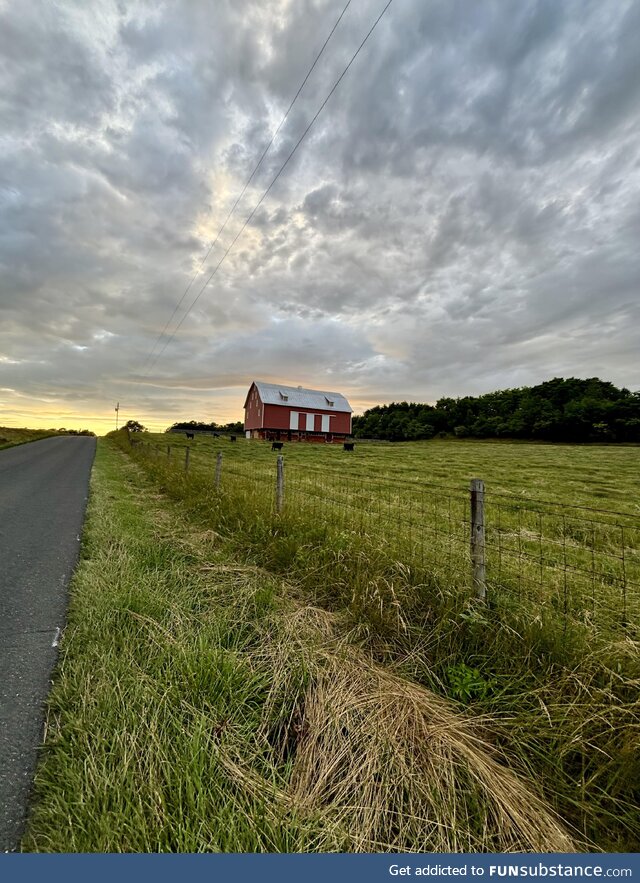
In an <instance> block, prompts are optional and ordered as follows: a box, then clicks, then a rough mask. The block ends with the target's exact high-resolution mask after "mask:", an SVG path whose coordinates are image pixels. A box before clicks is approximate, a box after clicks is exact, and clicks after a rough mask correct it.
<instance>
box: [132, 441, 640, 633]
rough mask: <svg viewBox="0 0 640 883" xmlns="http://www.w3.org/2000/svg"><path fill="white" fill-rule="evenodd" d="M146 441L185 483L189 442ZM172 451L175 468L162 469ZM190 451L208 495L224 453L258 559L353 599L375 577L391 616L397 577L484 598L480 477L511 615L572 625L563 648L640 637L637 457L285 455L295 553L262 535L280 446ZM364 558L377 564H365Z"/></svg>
mask: <svg viewBox="0 0 640 883" xmlns="http://www.w3.org/2000/svg"><path fill="white" fill-rule="evenodd" d="M145 441H146V444H147V445H148V446H149V445H150V448H148V450H149V451H150V452H151V453H154V452H155V454H156V455H158V456H157V457H156V460H157V462H156V464H155V465H154V469H155V470H156V472H158V470H160V471H162V469H163V468H165V467H166V468H168V469H169V471H170V472H177V474H179V473H180V469H181V463H182V462H183V458H184V453H185V452H184V450H182V447H187V442H186V439H185V438H184V437H180V436H175V435H172V436H147V437H145ZM167 445H171V448H172V457H173V459H172V460H169V459H164V460H163V458H166V446H167ZM188 447H189V453H190V475H192V476H197V478H198V481H199V482H201V483H202V484H203V486H204V487H206V484H207V482H210V483H212V479H213V477H214V475H215V461H216V457H217V454H218V453H222V457H223V464H222V480H221V484H220V488H221V490H222V492H223V493H225V494H226V495H227V511H226V518H227V520H228V521H229V525H228V526H229V529H233V530H242V531H244V532H245V534H247V536H246V539H249V535H250V536H251V540H252V542H253V543H254V544H255V546H256V551H258V550H260V551H261V553H262V554H263V555H267V557H269V556H271V557H272V558H274V559H282V562H283V565H284V567H285V569H286V570H287V571H288V572H290V571H291V569H292V568H293V569H294V570H295V572H296V576H297V578H298V579H302V580H303V581H304V580H306V581H307V583H308V584H309V585H308V587H309V588H310V589H311V588H313V586H314V585H318V584H319V583H320V582H321V579H320V578H319V571H321V572H322V577H323V578H324V580H325V581H326V582H332V583H333V584H334V585H335V584H336V583H338V584H340V583H344V588H345V592H346V593H347V594H348V593H350V592H352V591H353V590H354V588H355V589H356V591H358V592H360V594H362V592H366V586H367V585H368V584H369V583H370V582H371V578H372V574H373V571H374V570H375V571H376V572H375V574H373V576H374V579H375V582H376V586H377V588H378V589H380V588H381V587H382V586H383V584H385V583H386V585H387V586H388V587H389V586H390V587H391V593H389V592H387V598H386V601H385V599H384V598H382V599H380V603H381V604H382V605H383V607H384V606H385V603H386V608H387V611H388V612H390V613H393V612H394V611H395V612H398V610H399V607H398V605H397V604H395V603H394V597H393V593H394V592H395V588H394V586H397V585H398V584H399V583H402V582H406V581H407V580H405V578H404V576H402V575H401V576H400V578H396V577H394V573H393V572H391V571H393V569H394V567H395V569H396V570H398V569H400V570H402V569H403V568H404V569H408V570H410V571H411V573H410V574H409V577H410V579H409V580H408V582H409V584H411V585H412V586H413V585H415V584H418V585H425V584H430V585H431V586H432V588H436V589H441V588H442V587H444V589H445V590H446V593H447V595H448V596H449V597H450V598H452V597H453V595H454V594H455V595H458V596H459V597H460V598H466V599H471V598H472V597H473V581H472V572H471V566H470V560H469V538H470V524H469V520H470V501H469V489H468V488H469V480H470V479H471V478H472V477H480V478H483V479H484V481H485V488H486V491H485V504H486V512H485V515H486V550H485V558H486V565H487V576H488V593H489V601H490V603H491V604H493V605H495V606H496V607H501V608H503V609H507V608H508V611H509V615H510V616H513V615H514V613H515V614H517V613H518V612H520V613H522V614H524V616H525V617H526V619H527V620H531V619H533V618H536V617H542V618H544V619H546V623H545V628H546V630H547V631H550V630H552V629H553V628H554V627H555V628H560V630H561V632H562V636H561V640H562V641H565V640H566V628H567V624H568V623H570V624H571V625H572V628H573V633H574V635H577V633H578V631H581V632H582V634H583V637H584V639H585V640H589V641H591V640H594V639H599V638H600V637H603V636H606V638H607V639H608V638H610V637H612V636H620V635H622V634H629V633H631V634H632V635H633V636H634V637H638V634H639V633H638V626H639V625H640V620H639V619H638V610H639V609H640V518H639V517H638V515H639V514H640V511H639V510H638V505H639V504H638V502H637V500H638V499H640V495H639V493H638V492H640V486H639V484H640V479H639V472H638V469H637V462H638V455H639V453H640V448H638V447H624V448H623V447H618V448H613V447H611V446H609V447H605V446H599V447H595V446H593V447H582V448H581V447H576V446H573V447H571V446H557V447H556V446H551V445H535V444H533V445H525V444H505V443H498V444H496V443H493V444H492V443H478V442H457V441H455V442H451V441H442V442H441V441H434V442H429V443H426V444H425V443H414V444H401V445H391V444H387V445H373V444H369V445H364V444H362V445H357V449H356V451H355V452H354V453H353V454H350V453H347V452H344V451H343V450H342V449H341V447H338V446H315V445H285V473H286V474H285V495H284V498H285V505H284V510H283V513H282V517H281V519H280V520H281V522H282V523H286V524H287V530H286V534H287V543H285V542H284V540H283V531H279V532H278V535H277V537H275V538H274V536H272V532H270V531H267V533H266V534H265V533H264V532H262V533H261V530H262V527H264V526H265V525H267V524H270V519H271V516H272V514H273V510H274V507H275V460H276V455H275V454H274V453H273V452H272V451H271V450H270V446H269V445H268V444H264V443H260V442H254V441H249V442H247V441H245V440H239V441H238V442H236V443H235V444H230V443H229V441H228V440H226V439H211V438H207V437H204V438H198V439H196V440H195V441H194V442H193V443H190V444H189V445H188ZM178 461H180V462H178ZM232 500H235V501H236V503H237V506H236V509H235V511H234V512H232V511H231V509H233V505H232ZM234 518H235V519H236V522H237V524H236V525H235V526H233V524H232V523H231V522H232V521H233V519H234ZM241 526H242V527H241ZM285 546H286V547H285ZM347 548H348V550H349V551H348V552H347ZM309 555H311V556H312V557H313V563H312V564H311V563H310V562H309V560H308V558H309ZM354 557H355V558H357V557H359V558H360V559H363V560H365V559H366V566H362V561H361V562H360V564H359V565H357V566H356V567H355V568H354V566H353V561H352V559H354ZM375 562H377V567H376V566H375ZM274 563H275V562H274ZM412 592H413V589H412Z"/></svg>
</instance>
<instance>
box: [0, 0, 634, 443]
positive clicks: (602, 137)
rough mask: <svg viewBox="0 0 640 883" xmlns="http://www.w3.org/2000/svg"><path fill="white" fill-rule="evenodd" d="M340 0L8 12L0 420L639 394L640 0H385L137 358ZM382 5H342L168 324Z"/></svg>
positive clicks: (1, 51) (1, 78)
mask: <svg viewBox="0 0 640 883" xmlns="http://www.w3.org/2000/svg"><path fill="white" fill-rule="evenodd" d="M342 6H343V0H300V2H296V3H291V2H287V0H272V2H268V3H265V2H263V0H243V2H241V3H237V2H231V0H223V2H220V3H218V2H216V3H215V4H214V3H212V2H210V0H189V2H187V0H183V2H178V3H174V4H156V3H151V2H150V0H149V2H147V0H139V2H136V3H132V4H119V3H117V2H111V0H92V2H88V3H86V4H82V5H81V6H78V5H77V4H74V3H72V2H71V0H68V2H61V3H58V4H55V5H52V4H48V3H46V2H44V0H40V2H35V3H31V4H8V3H6V4H4V5H2V4H0V322H1V323H2V324H1V327H2V332H3V334H2V339H1V343H0V388H1V389H2V390H4V392H2V391H0V407H2V408H3V410H4V412H5V415H6V419H7V420H14V421H15V420H21V421H22V420H25V415H27V416H28V415H29V414H32V415H34V418H35V415H36V412H38V411H39V412H40V413H42V414H45V415H46V416H47V418H48V417H49V416H53V415H54V414H55V413H56V411H55V409H56V408H58V410H59V413H60V414H61V415H67V416H69V415H77V416H78V420H80V416H79V415H80V414H86V415H89V416H90V417H91V419H92V420H93V421H94V423H95V425H99V424H98V423H97V421H98V419H99V415H100V413H103V414H104V415H105V420H107V419H108V420H110V419H111V412H112V407H113V404H112V400H114V401H116V400H118V399H120V400H121V401H123V402H124V403H125V405H126V408H128V410H129V412H130V414H131V415H132V416H139V417H141V418H144V419H145V420H147V421H148V422H151V423H154V422H156V423H157V425H159V426H162V425H166V424H167V423H170V422H172V421H173V420H174V419H178V418H179V417H198V416H201V415H202V416H207V417H218V418H230V417H233V416H234V415H238V414H239V408H240V406H241V404H242V399H243V396H244V392H245V387H246V386H247V385H248V383H249V382H250V380H251V379H253V378H254V377H263V378H265V379H273V380H277V379H280V380H282V381H289V382H292V383H294V382H295V383H298V382H299V383H305V384H309V385H314V384H316V385H318V386H327V387H332V388H336V389H343V390H344V391H345V392H347V393H348V394H350V395H351V396H352V397H353V398H354V400H355V401H356V403H357V402H360V403H362V404H363V405H364V404H365V403H368V404H371V403H372V402H375V401H379V400H388V399H390V398H398V399H400V398H416V399H423V400H424V399H427V400H432V399H434V398H437V397H438V396H440V395H457V394H466V393H480V392H483V391H488V390H490V389H494V388H499V387H506V386H515V385H519V384H525V383H534V382H538V381H540V380H542V379H545V378H547V377H550V376H553V375H554V374H565V375H569V374H574V375H582V376H591V375H594V374H600V375H601V376H603V377H605V378H606V379H611V380H613V381H614V382H617V383H619V384H624V385H626V386H629V387H631V388H638V387H640V373H639V369H638V360H637V352H638V351H639V349H640V332H639V331H638V328H640V323H639V322H638V318H639V316H638V312H639V299H638V287H639V282H640V258H639V257H638V250H637V242H638V237H639V235H640V211H639V210H638V204H639V203H638V190H639V186H640V55H639V54H638V52H637V45H638V38H639V37H640V6H639V5H638V4H637V3H636V2H633V0H629V2H621V3H618V4H616V5H615V6H612V5H609V6H603V5H602V4H599V3H596V2H595V0H588V2H584V0H568V2H566V3H562V4H558V3H554V2H552V0H525V2H522V3H520V4H518V5H517V6H513V7H508V8H505V6H504V4H498V3H494V2H491V0H486V2H481V3H474V4H469V3H467V2H463V0H434V2H430V3H428V4H426V3H424V2H422V0H395V2H394V3H393V4H392V6H391V7H390V9H389V11H388V13H387V14H386V16H385V18H384V19H383V20H382V22H381V23H380V25H379V26H378V28H377V30H376V31H375V32H374V34H373V36H372V37H371V39H370V41H369V43H368V44H367V45H366V46H365V48H364V49H363V51H362V53H361V55H360V57H359V58H358V59H357V61H356V63H355V64H354V65H353V68H352V69H351V70H350V71H349V73H348V75H347V76H346V77H345V79H344V81H343V82H342V83H341V85H340V87H339V89H338V90H337V92H336V94H335V95H334V96H333V98H332V99H331V101H330V102H329V104H328V105H327V107H326V108H325V111H324V112H323V114H322V115H321V117H320V118H319V119H318V121H317V124H316V125H315V126H314V128H313V129H312V131H311V133H310V135H309V136H308V138H307V139H306V141H305V142H304V143H303V144H302V146H301V147H300V149H299V150H298V152H297V154H296V156H295V158H294V160H292V162H291V163H290V165H289V166H288V168H287V169H286V171H285V172H284V173H283V175H282V177H281V178H280V179H279V181H278V182H277V184H276V185H275V186H274V187H273V189H272V191H271V192H270V194H269V196H268V197H267V198H266V199H265V201H264V202H263V204H262V205H261V207H260V209H259V210H258V211H257V212H256V214H255V215H254V217H253V218H252V220H251V222H250V224H249V225H248V226H247V229H246V230H245V232H244V234H243V235H242V236H241V238H240V239H239V240H238V242H237V244H236V246H235V247H234V248H233V250H232V251H231V252H230V254H229V255H228V257H227V259H226V260H225V261H224V263H223V264H222V265H221V266H220V269H219V270H218V271H217V272H216V274H215V276H214V278H213V279H212V280H211V282H210V283H209V284H208V285H207V286H206V288H205V289H204V290H202V293H201V295H200V297H199V299H198V301H197V304H196V305H195V306H194V308H193V310H192V312H191V313H190V315H189V316H188V317H187V318H186V319H184V322H183V324H182V326H181V328H180V331H179V332H178V333H177V334H176V336H175V338H174V339H172V340H171V341H170V342H169V343H168V345H167V346H166V348H165V343H166V342H167V339H168V336H165V337H163V338H162V339H161V340H160V344H159V345H157V344H156V341H157V340H158V336H159V335H160V334H161V332H162V331H163V329H164V328H165V325H166V323H167V321H168V320H169V319H170V317H171V314H172V312H173V310H174V308H175V306H176V304H177V303H178V301H179V300H180V298H181V297H182V295H183V293H184V292H185V289H186V288H187V286H188V285H189V283H190V280H191V279H192V277H193V276H194V274H195V273H196V271H197V269H198V266H199V264H200V262H201V260H202V258H203V256H204V254H205V252H206V250H207V248H208V246H209V244H210V243H211V242H212V241H213V239H214V238H215V235H216V233H217V231H218V228H219V226H220V224H221V223H222V221H223V220H224V218H225V217H226V215H227V212H228V210H229V209H230V207H231V205H232V204H233V202H234V200H235V198H236V196H237V195H238V193H239V192H240V190H241V188H242V186H243V184H244V182H245V181H246V179H247V177H248V176H249V174H250V172H251V170H252V169H253V167H254V165H255V163H256V161H257V159H258V157H259V156H260V154H261V152H262V150H263V149H264V147H265V146H266V145H267V143H268V141H269V139H270V137H271V133H272V132H273V130H274V128H275V126H276V125H277V124H278V122H279V120H280V119H281V116H282V114H283V113H284V110H285V109H286V108H287V106H288V104H289V102H290V100H291V98H292V97H293V95H294V94H295V91H296V89H297V87H298V84H299V83H300V81H301V79H302V77H303V76H304V74H305V73H306V70H307V68H308V66H309V64H310V62H311V59H312V58H313V57H314V55H315V53H316V52H317V51H318V50H319V48H320V46H321V45H322V42H323V40H324V38H325V35H326V34H327V33H328V31H329V29H330V27H331V25H332V23H333V21H334V20H335V18H336V17H337V15H338V13H339V11H340V10H341V8H342ZM381 8H382V3H381V2H374V0H363V2H361V3H358V4H352V7H351V8H350V9H349V11H348V13H347V15H345V17H344V20H343V22H342V23H341V26H340V28H339V29H338V31H337V32H336V34H335V36H334V38H333V40H332V42H331V43H330V44H329V47H328V49H327V51H326V53H325V55H324V57H323V58H322V60H321V62H320V64H319V65H318V67H317V69H316V70H315V71H314V74H313V76H312V77H311V78H310V80H309V82H308V83H307V85H306V86H305V89H304V90H303V92H302V94H301V96H300V99H299V101H298V103H297V104H296V106H295V108H294V110H293V112H292V113H291V115H290V117H289V119H288V120H287V123H286V125H285V126H284V127H283V129H282V131H281V132H280V134H279V135H278V138H277V139H276V142H275V143H274V145H273V148H272V150H271V151H270V152H269V154H268V156H267V157H266V159H265V162H264V163H263V166H262V168H261V169H260V171H259V173H258V174H257V175H256V177H255V179H254V180H253V181H252V183H251V186H250V187H249V188H248V190H247V193H246V194H245V197H244V198H243V199H242V201H241V203H240V205H239V207H238V210H237V212H236V214H235V215H234V217H233V218H232V219H231V221H230V222H229V225H228V227H227V229H226V230H225V232H224V233H223V235H222V237H221V239H220V242H219V243H218V244H217V245H216V246H215V247H214V249H213V250H212V252H211V254H210V256H209V258H208V260H207V262H206V265H205V266H204V267H203V268H202V272H201V273H200V274H199V275H198V276H197V278H196V279H195V281H194V282H193V284H192V286H191V288H190V289H189V292H188V294H187V296H186V297H185V299H184V302H183V303H182V305H181V306H180V308H179V309H178V310H177V312H176V315H175V317H174V319H173V322H172V323H171V324H170V326H169V332H171V330H172V329H173V328H174V327H175V325H176V323H177V322H178V321H180V320H182V319H183V318H184V311H185V308H186V307H187V306H188V305H189V304H190V303H191V302H192V300H193V298H195V297H196V296H197V295H198V294H199V292H200V291H201V289H202V286H203V284H204V282H205V280H206V279H207V277H208V276H209V274H210V273H211V271H212V270H213V269H214V268H215V267H216V265H217V263H218V261H219V260H220V258H221V257H222V255H223V254H224V250H225V249H226V248H227V246H228V245H229V243H230V242H231V241H232V239H233V237H234V236H235V234H236V233H237V231H238V230H239V229H240V226H241V225H242V223H243V222H244V221H245V219H246V218H247V217H248V216H249V213H250V212H251V210H252V208H253V206H255V204H256V202H257V200H258V199H259V198H260V196H261V194H262V193H263V191H264V189H265V188H266V187H267V185H268V184H269V182H270V181H271V179H272V178H273V176H274V175H275V173H276V171H277V170H278V168H279V166H280V164H281V163H282V162H283V161H284V159H285V158H286V156H287V155H288V153H289V152H290V150H291V149H292V147H293V146H294V144H295V143H296V141H297V139H298V138H299V136H300V134H301V133H302V132H303V131H304V128H305V126H306V125H307V123H308V121H309V120H310V119H311V118H312V116H313V114H314V113H315V111H316V109H317V108H318V106H319V104H320V102H321V101H322V100H323V98H324V96H325V95H326V94H327V92H328V90H329V88H330V87H331V86H332V84H333V82H334V81H335V79H336V77H337V76H338V74H339V73H340V71H341V70H342V68H343V66H344V64H346V62H347V61H348V59H349V58H350V56H351V54H352V52H353V51H354V49H355V47H356V46H357V45H358V43H359V41H360V40H361V39H362V37H363V36H364V34H365V33H366V32H367V30H368V28H369V27H370V24H371V22H372V21H373V19H374V18H375V16H376V15H377V14H378V12H379V11H380V9H381ZM160 351H162V354H161V356H160V357H159V358H158V359H157V361H155V358H154V357H151V358H149V356H150V354H151V353H152V352H154V353H156V354H157V353H158V352H160ZM43 419H44V418H43ZM25 422H28V421H26V420H25ZM53 422H54V423H56V422H60V421H55V420H54V421H53ZM67 422H69V421H68V420H67Z"/></svg>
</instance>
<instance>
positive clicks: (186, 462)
mask: <svg viewBox="0 0 640 883" xmlns="http://www.w3.org/2000/svg"><path fill="white" fill-rule="evenodd" d="M190 455H191V448H185V449H184V471H185V472H188V471H189V457H190Z"/></svg>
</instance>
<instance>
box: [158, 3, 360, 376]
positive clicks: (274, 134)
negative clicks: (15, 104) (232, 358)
mask: <svg viewBox="0 0 640 883" xmlns="http://www.w3.org/2000/svg"><path fill="white" fill-rule="evenodd" d="M351 2H352V0H347V2H346V4H345V6H344V8H343V10H342V12H341V13H340V15H339V16H338V18H337V19H336V21H335V23H334V25H333V27H332V28H331V30H330V31H329V35H328V37H327V39H326V40H325V41H324V43H323V44H322V46H321V48H320V51H319V52H318V54H317V55H316V57H315V58H314V60H313V64H312V65H311V67H310V68H309V70H308V71H307V74H306V76H305V78H304V80H303V81H302V83H301V84H300V86H299V87H298V91H297V92H296V94H295V95H294V96H293V99H292V101H291V103H290V104H289V107H288V108H287V110H286V113H285V115H284V116H283V117H282V119H281V120H280V123H279V124H278V128H277V129H276V130H275V132H274V133H273V135H272V136H271V140H270V141H269V143H268V144H267V146H266V147H265V149H264V150H263V152H262V156H261V157H260V159H259V160H258V162H257V164H256V166H255V168H254V169H253V171H252V172H251V174H250V175H249V177H248V178H247V180H246V182H245V185H244V187H243V188H242V190H241V192H240V195H239V196H238V198H237V199H236V201H235V202H234V204H233V205H232V207H231V209H230V210H229V213H228V214H227V217H226V218H225V219H224V223H223V225H222V227H220V229H219V230H218V233H217V235H216V238H215V239H214V240H213V242H212V243H211V245H210V246H209V248H208V249H207V253H206V254H205V256H204V257H203V258H202V260H201V261H200V263H199V264H198V267H197V269H196V272H195V273H194V274H193V276H192V278H191V281H190V282H189V284H188V285H187V287H186V288H185V290H184V292H183V293H182V297H181V298H180V300H179V301H178V303H177V304H176V306H175V307H174V310H173V313H171V316H170V317H169V319H168V321H167V324H166V325H165V326H164V328H163V329H162V331H161V332H160V335H159V336H158V339H157V340H156V342H155V343H154V345H153V348H152V349H151V352H150V353H149V355H148V356H147V358H146V361H145V363H144V365H143V366H142V370H143V371H144V369H145V368H146V366H147V365H148V363H149V360H150V359H151V358H152V356H153V354H154V352H155V349H156V347H157V346H158V344H159V343H160V341H161V340H162V338H163V337H164V335H165V333H166V331H167V328H168V327H169V325H170V324H171V323H172V322H173V318H174V316H175V315H176V313H177V312H178V310H179V309H180V307H181V305H182V302H183V301H184V299H185V297H186V296H187V294H188V293H189V291H190V289H191V286H192V285H193V283H194V282H195V280H196V278H197V277H198V275H199V273H200V271H201V269H202V267H203V265H204V264H205V263H206V261H207V258H208V257H209V255H210V254H211V251H212V250H213V248H214V246H215V245H216V243H217V242H218V240H219V239H220V236H221V235H222V233H223V232H224V230H225V228H226V226H227V223H228V222H229V219H230V218H231V215H232V214H233V213H234V212H235V210H236V208H237V207H238V203H239V202H240V200H241V199H242V197H243V196H244V194H245V193H246V190H247V187H248V186H249V184H250V183H251V181H252V180H253V178H254V177H255V174H256V172H257V171H258V169H259V168H260V166H261V165H262V161H263V159H264V158H265V156H266V155H267V153H268V152H269V150H270V149H271V146H272V145H273V142H274V141H275V140H276V138H277V136H278V132H279V131H280V129H281V128H282V127H283V125H284V123H285V121H286V119H287V117H288V116H289V114H290V112H291V109H292V107H293V105H294V104H295V103H296V101H297V100H298V96H299V95H300V93H301V92H302V90H303V89H304V87H305V85H306V83H307V80H308V79H309V77H310V76H311V74H312V73H313V71H314V69H315V66H316V65H317V63H318V61H319V60H320V57H321V56H322V54H323V53H324V50H325V49H326V48H327V44H328V43H329V40H330V39H331V38H332V37H333V34H334V32H335V30H336V28H337V27H338V25H339V24H340V22H341V21H342V19H343V17H344V15H345V13H346V11H347V9H348V8H349V6H350V5H351ZM178 327H179V326H178ZM176 331H177V328H176ZM174 333H175V332H174ZM162 352H164V350H163V351H162ZM153 364H155V362H154V363H153ZM151 367H153V365H152V366H151ZM149 370H151V369H149Z"/></svg>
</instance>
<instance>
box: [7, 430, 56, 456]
mask: <svg viewBox="0 0 640 883" xmlns="http://www.w3.org/2000/svg"><path fill="white" fill-rule="evenodd" d="M60 434H61V433H58V432H57V431H56V430H53V429H14V428H13V427H10V426H0V451H1V450H2V449H3V448H12V447H14V446H15V445H24V444H26V443H27V442H32V441H38V439H41V438H51V436H54V435H60Z"/></svg>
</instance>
